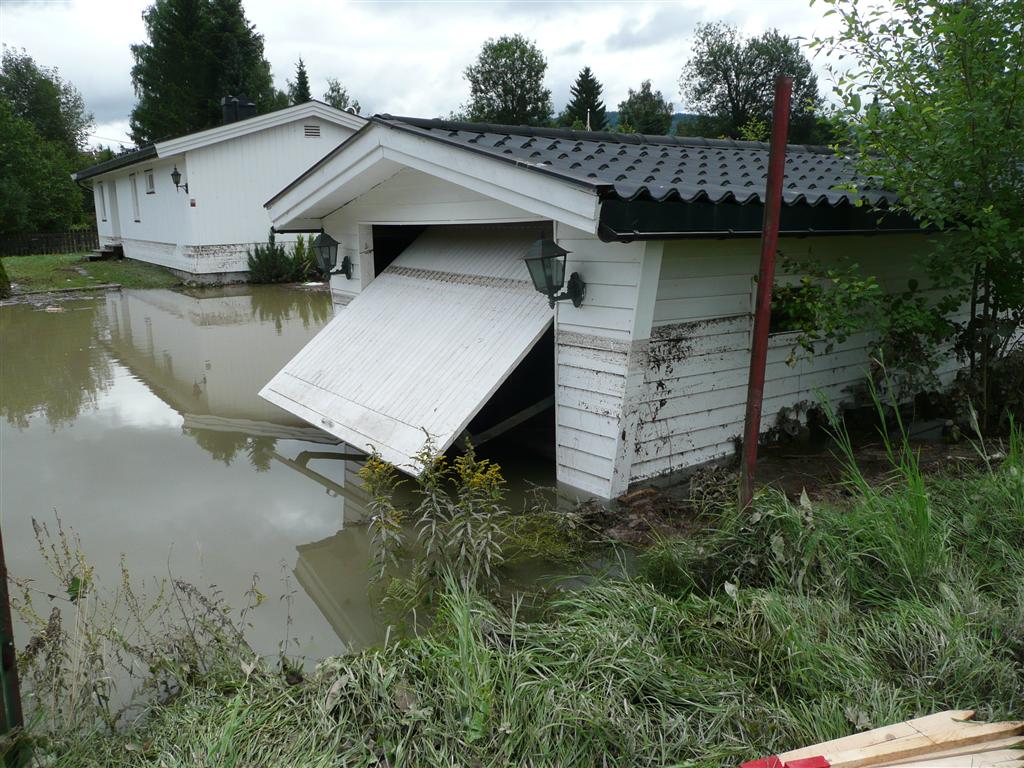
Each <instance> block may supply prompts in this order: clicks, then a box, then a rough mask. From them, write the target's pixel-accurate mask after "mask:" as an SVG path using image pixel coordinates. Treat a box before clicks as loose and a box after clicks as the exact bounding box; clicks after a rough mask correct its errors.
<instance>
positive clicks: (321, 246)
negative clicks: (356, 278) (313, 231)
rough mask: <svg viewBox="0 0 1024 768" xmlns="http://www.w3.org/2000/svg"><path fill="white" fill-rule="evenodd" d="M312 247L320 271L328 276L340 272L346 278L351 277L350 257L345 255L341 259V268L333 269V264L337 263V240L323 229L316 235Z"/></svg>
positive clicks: (349, 278)
mask: <svg viewBox="0 0 1024 768" xmlns="http://www.w3.org/2000/svg"><path fill="white" fill-rule="evenodd" d="M313 247H314V248H316V263H317V264H318V265H319V266H320V271H321V272H323V273H324V274H325V275H327V276H328V277H329V276H330V275H334V274H338V273H341V274H343V275H344V276H345V279H346V280H351V279H352V259H350V258H349V257H348V256H345V257H344V258H343V259H342V260H341V269H339V270H337V272H336V271H335V270H334V267H335V265H336V264H337V263H338V241H337V240H335V239H334V238H333V237H331V236H330V235H328V234H327V233H326V232H324V231H323V230H321V231H320V234H319V235H317V236H316V240H314V241H313Z"/></svg>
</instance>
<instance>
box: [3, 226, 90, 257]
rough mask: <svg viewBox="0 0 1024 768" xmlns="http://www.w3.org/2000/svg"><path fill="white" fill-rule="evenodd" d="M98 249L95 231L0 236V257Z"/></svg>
mask: <svg viewBox="0 0 1024 768" xmlns="http://www.w3.org/2000/svg"><path fill="white" fill-rule="evenodd" d="M99 247H100V242H99V237H98V236H97V234H96V230H95V229H73V230H69V231H67V232H42V233H39V234H34V235H0V256H28V255H30V254H33V253H78V252H81V251H92V250H94V249H96V248H99Z"/></svg>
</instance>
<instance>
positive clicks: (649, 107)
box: [617, 80, 672, 135]
mask: <svg viewBox="0 0 1024 768" xmlns="http://www.w3.org/2000/svg"><path fill="white" fill-rule="evenodd" d="M671 125H672V104H671V102H668V101H666V100H665V98H664V97H663V96H662V95H661V91H654V90H652V89H651V81H650V80H644V81H643V83H641V84H640V90H637V91H634V90H633V89H632V88H630V89H629V95H628V96H627V97H626V100H625V101H623V102H621V103H620V104H619V127H618V128H617V130H618V131H619V133H646V134H651V135H662V134H667V133H668V129H669V128H670V127H671ZM627 129H628V130H627Z"/></svg>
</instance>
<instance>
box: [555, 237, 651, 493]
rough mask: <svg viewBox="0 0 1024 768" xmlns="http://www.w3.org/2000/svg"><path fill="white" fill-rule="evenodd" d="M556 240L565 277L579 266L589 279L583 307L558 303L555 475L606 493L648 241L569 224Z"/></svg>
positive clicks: (609, 489)
mask: <svg viewBox="0 0 1024 768" xmlns="http://www.w3.org/2000/svg"><path fill="white" fill-rule="evenodd" d="M556 239H557V241H558V243H559V244H560V245H561V246H562V247H563V248H565V249H566V250H568V251H569V252H570V255H569V256H568V258H567V259H566V275H567V276H568V275H570V274H572V272H579V273H580V275H581V276H582V278H583V279H584V280H585V281H586V284H587V295H586V300H585V301H584V302H583V305H582V306H580V307H574V306H572V304H571V303H569V302H560V303H559V304H558V305H557V310H556V324H557V325H556V329H557V332H556V347H555V349H556V351H555V364H556V372H555V377H556V396H555V410H556V421H557V425H558V428H557V448H556V454H557V461H558V477H559V480H561V481H562V482H563V483H567V484H568V485H571V486H573V487H575V488H578V489H581V490H583V491H586V492H588V493H593V494H597V495H599V496H602V497H608V496H610V495H612V493H613V489H612V478H613V475H614V474H615V465H616V461H617V456H618V452H619V444H620V433H621V432H622V429H623V424H624V422H623V417H624V408H623V404H624V402H625V397H626V387H627V374H628V371H629V353H630V349H631V342H632V338H633V333H634V322H635V315H636V305H637V291H638V286H639V283H640V278H641V263H642V259H643V254H644V245H643V244H642V243H636V244H631V245H623V244H621V243H602V242H601V241H600V240H598V239H597V238H596V237H594V236H592V235H589V234H587V233H584V232H581V231H579V230H575V229H571V228H569V227H564V226H559V227H558V228H557V230H556Z"/></svg>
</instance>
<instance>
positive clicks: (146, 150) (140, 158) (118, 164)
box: [71, 144, 157, 181]
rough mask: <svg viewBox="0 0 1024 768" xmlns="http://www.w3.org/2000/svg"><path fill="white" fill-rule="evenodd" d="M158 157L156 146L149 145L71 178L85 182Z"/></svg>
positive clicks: (74, 174)
mask: <svg viewBox="0 0 1024 768" xmlns="http://www.w3.org/2000/svg"><path fill="white" fill-rule="evenodd" d="M156 156H157V153H156V145H155V144H147V145H146V146H144V147H139V148H138V149H137V150H135V151H134V152H125V153H124V154H123V155H118V156H117V157H112V158H111V159H109V160H104V161H103V162H102V163H97V164H96V165H93V166H90V167H88V168H83V169H82V170H81V171H78V172H77V173H73V174H71V178H72V179H73V180H75V181H85V180H86V179H91V178H93V177H95V176H102V175H103V174H105V173H110V172H111V171H117V170H120V169H121V168H127V167H128V166H130V165H136V164H137V163H143V162H145V161H146V160H152V159H153V158H154V157H156Z"/></svg>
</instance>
